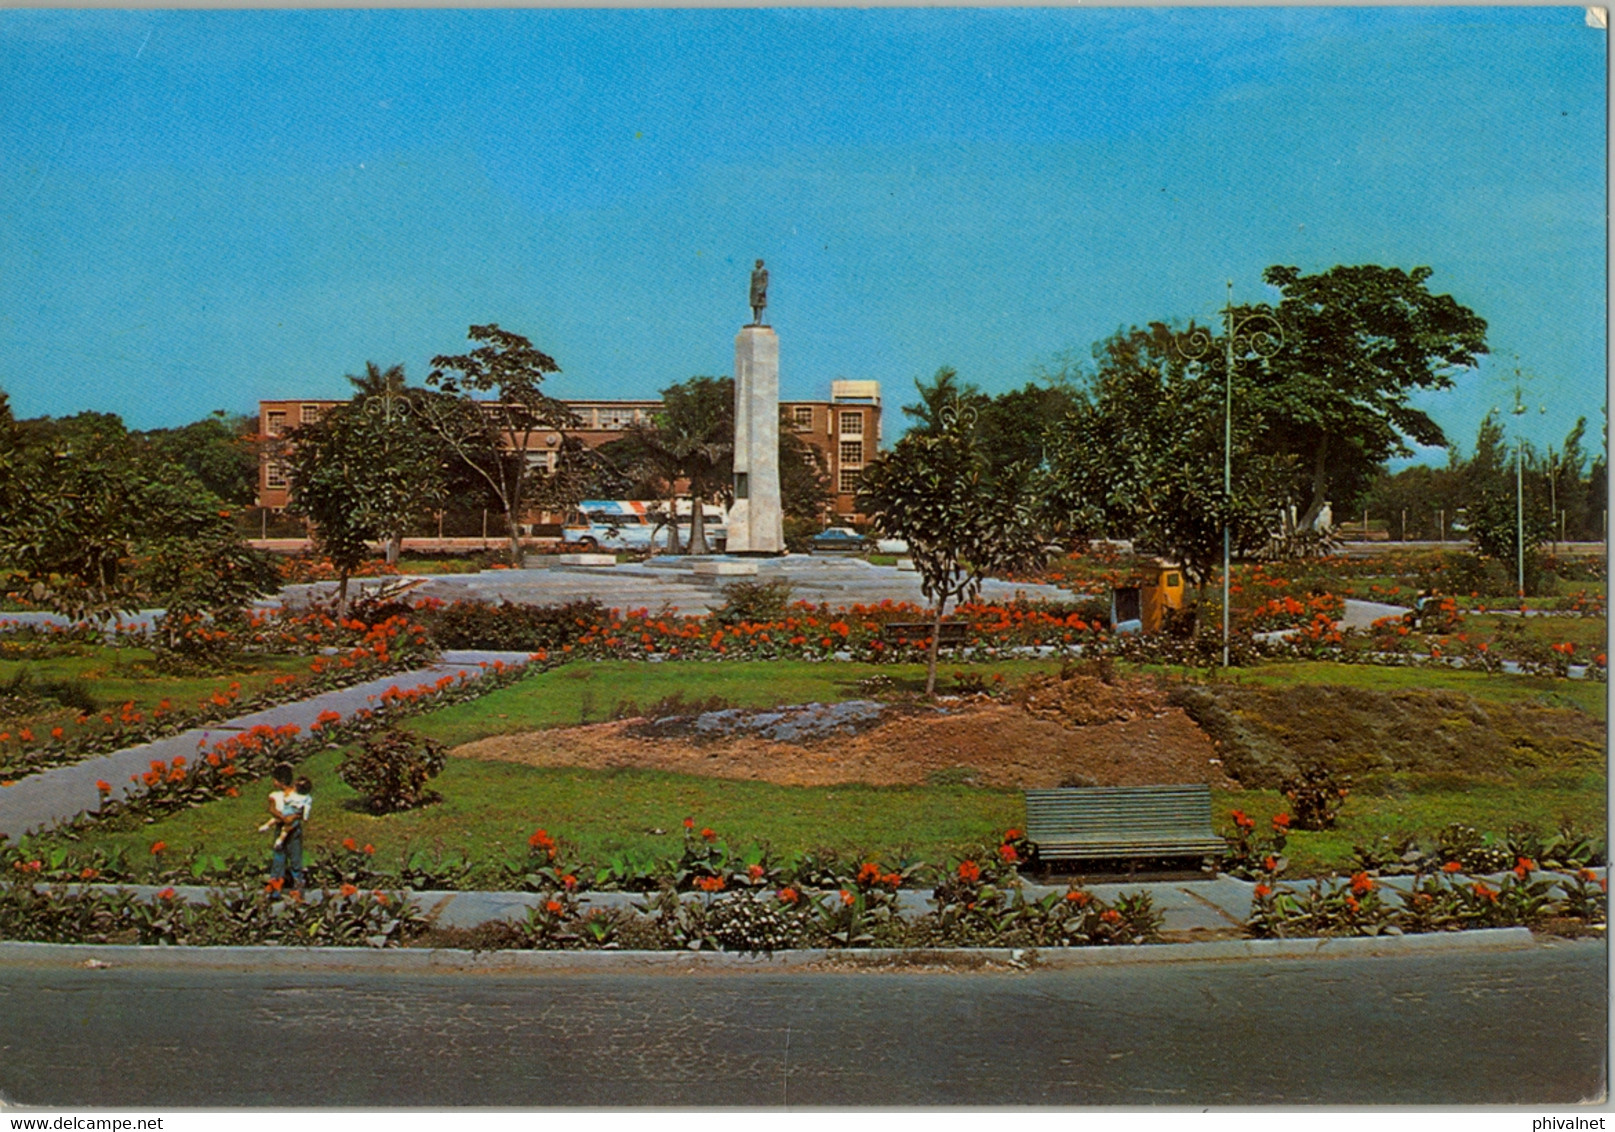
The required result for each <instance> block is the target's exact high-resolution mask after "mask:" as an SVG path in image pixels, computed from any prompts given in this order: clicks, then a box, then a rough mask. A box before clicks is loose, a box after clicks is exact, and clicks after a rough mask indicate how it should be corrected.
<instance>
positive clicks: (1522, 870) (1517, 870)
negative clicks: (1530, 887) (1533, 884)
mask: <svg viewBox="0 0 1615 1132" xmlns="http://www.w3.org/2000/svg"><path fill="white" fill-rule="evenodd" d="M1535 871H1536V862H1535V861H1533V860H1531V858H1529V857H1518V858H1516V859H1515V861H1514V875H1515V876H1517V877H1519V878H1520V879H1521V880H1524V879H1525V878H1526V877H1528V876H1530V875H1531V874H1532V873H1534V872H1535Z"/></svg>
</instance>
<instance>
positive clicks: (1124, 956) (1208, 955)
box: [0, 928, 1536, 974]
mask: <svg viewBox="0 0 1615 1132" xmlns="http://www.w3.org/2000/svg"><path fill="white" fill-rule="evenodd" d="M1534 946H1536V940H1535V938H1534V937H1533V936H1532V935H1531V931H1530V929H1529V928H1477V929H1474V930H1471V931H1461V932H1429V933H1423V934H1419V935H1402V936H1355V937H1346V938H1335V939H1329V938H1312V939H1246V940H1211V941H1207V942H1204V943H1162V944H1143V945H1138V946H1132V947H1071V948H1050V949H1047V950H1042V951H1034V950H1023V949H1011V948H1002V947H1001V948H935V949H906V950H877V949H872V948H850V949H849V948H835V949H829V948H804V949H801V950H793V951H781V952H777V953H775V954H774V955H773V956H762V955H742V954H738V953H735V952H727V951H480V952H477V951H465V950H460V949H449V948H444V949H426V948H407V947H389V948H350V947H306V948H298V947H268V946H254V947H194V946H181V947H162V946H142V945H133V944H78V943H28V942H19V941H9V940H8V941H0V967H7V966H18V965H24V964H35V965H62V964H70V965H73V966H80V967H92V968H108V969H111V968H118V967H138V968H141V969H146V970H149V969H153V968H163V967H168V968H180V969H185V970H217V971H228V970H247V969H256V970H264V969H268V970H287V971H302V972H308V973H315V972H319V971H342V970H368V971H377V970H382V971H396V972H399V973H425V974H432V973H439V972H441V973H445V974H449V973H482V972H488V973H494V972H498V973H505V972H509V973H521V972H533V973H566V972H570V973H587V972H591V971H612V970H616V971H631V970H632V969H634V968H641V969H644V970H646V971H652V972H654V971H667V972H676V973H685V972H688V971H690V970H692V969H697V968H699V969H704V970H711V971H736V972H745V971H773V970H782V969H790V968H796V969H804V968H809V967H815V966H817V967H823V966H826V965H828V966H830V967H833V968H839V969H842V970H846V971H858V970H866V971H892V970H903V969H909V970H914V969H919V968H925V967H953V968H959V969H964V970H969V969H973V968H982V967H993V968H1009V969H1017V970H1069V969H1074V968H1079V967H1113V966H1119V965H1125V964H1128V963H1197V962H1217V961H1229V960H1240V959H1319V958H1357V957H1363V956H1394V955H1405V954H1421V953H1439V952H1445V951H1454V950H1462V951H1473V950H1481V951H1520V950H1525V949H1528V948H1531V947H1534Z"/></svg>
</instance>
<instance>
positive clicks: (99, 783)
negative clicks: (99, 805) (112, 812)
mask: <svg viewBox="0 0 1615 1132" xmlns="http://www.w3.org/2000/svg"><path fill="white" fill-rule="evenodd" d="M95 788H96V789H97V790H99V791H100V792H101V793H103V794H110V793H112V783H110V782H108V781H107V780H106V779H104V778H98V779H96V780H95Z"/></svg>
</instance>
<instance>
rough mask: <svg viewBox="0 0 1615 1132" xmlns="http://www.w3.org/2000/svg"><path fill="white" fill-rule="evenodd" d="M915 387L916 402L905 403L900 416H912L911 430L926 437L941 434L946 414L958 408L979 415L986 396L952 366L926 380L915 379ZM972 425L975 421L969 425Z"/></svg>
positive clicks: (943, 368) (973, 425)
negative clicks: (972, 410)
mask: <svg viewBox="0 0 1615 1132" xmlns="http://www.w3.org/2000/svg"><path fill="white" fill-rule="evenodd" d="M914 388H915V390H916V391H917V392H918V393H919V395H920V400H919V403H918V404H914V405H904V406H903V415H904V416H905V417H909V418H912V419H913V421H914V423H913V424H912V425H910V426H909V431H910V432H919V433H924V434H925V435H926V436H940V435H941V434H942V431H943V427H944V426H943V422H942V418H943V416H944V414H945V413H948V412H952V411H955V410H960V409H966V408H968V409H974V410H975V411H976V412H977V413H978V414H979V413H980V411H981V408H982V405H983V404H985V403H986V402H987V401H988V400H989V398H988V397H987V395H986V394H984V393H983V392H982V391H981V390H980V389H977V388H976V387H975V386H974V385H972V384H970V383H969V382H962V381H960V380H959V371H958V370H956V369H954V368H953V367H952V366H943V367H942V368H941V369H939V370H937V371H936V373H935V375H933V376H932V378H931V380H930V381H929V382H924V381H921V380H919V379H918V378H916V379H915V380H914ZM970 427H972V428H974V427H975V422H973V423H972V424H971V426H970Z"/></svg>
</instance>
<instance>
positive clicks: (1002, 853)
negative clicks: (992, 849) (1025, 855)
mask: <svg viewBox="0 0 1615 1132" xmlns="http://www.w3.org/2000/svg"><path fill="white" fill-rule="evenodd" d="M998 857H999V859H1000V860H1002V861H1003V862H1004V863H1005V864H1006V865H1013V864H1014V863H1015V862H1017V861H1019V860H1020V859H1021V855H1020V854H1019V853H1017V852H1016V851H1015V846H1013V845H1011V844H1010V843H1009V842H1007V841H1006V842H1004V843H1003V844H1002V845H1000V846H999V847H998Z"/></svg>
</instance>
